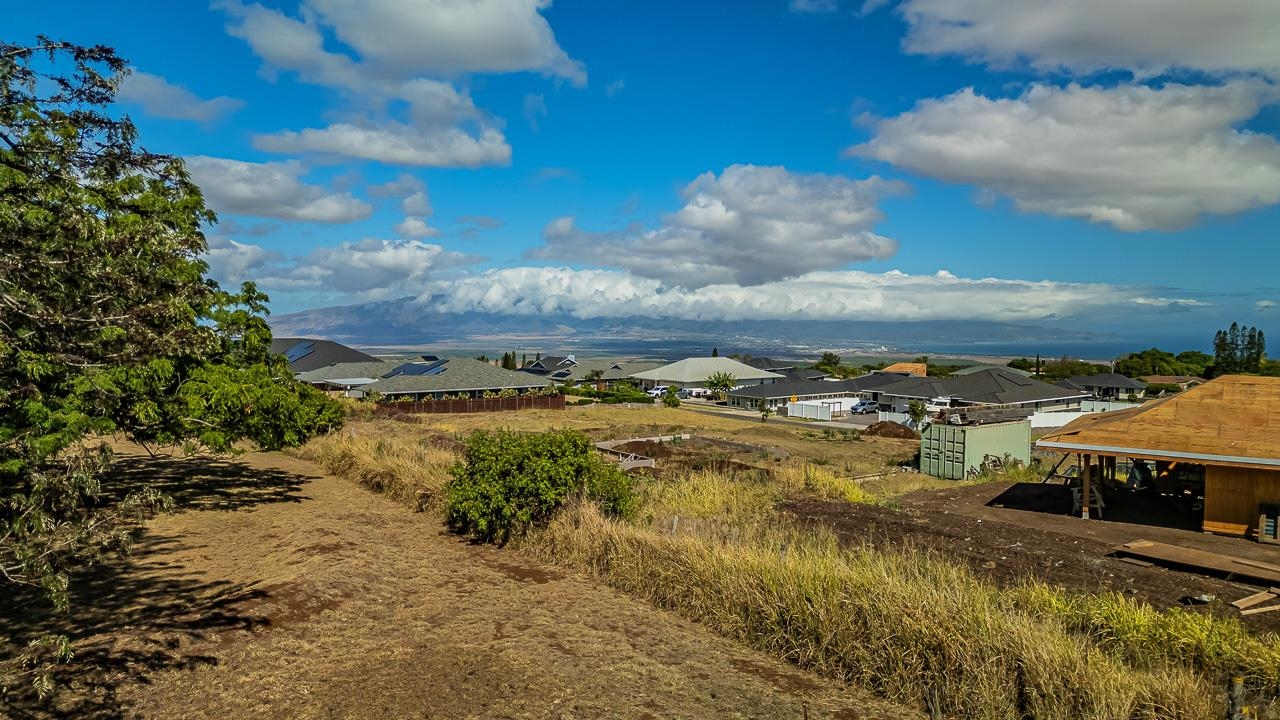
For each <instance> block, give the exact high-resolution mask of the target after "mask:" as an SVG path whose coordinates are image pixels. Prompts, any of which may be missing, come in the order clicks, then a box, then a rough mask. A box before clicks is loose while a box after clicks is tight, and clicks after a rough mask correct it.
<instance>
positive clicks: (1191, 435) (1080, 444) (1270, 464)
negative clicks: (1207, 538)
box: [1036, 375, 1280, 539]
mask: <svg viewBox="0 0 1280 720" xmlns="http://www.w3.org/2000/svg"><path fill="white" fill-rule="evenodd" d="M1277 407H1280V378H1274V377H1253V376H1243V375H1227V376H1224V377H1219V378H1215V379H1214V380H1211V381H1209V382H1206V383H1204V384H1202V385H1199V386H1196V387H1192V388H1189V389H1188V390H1187V391H1186V392H1184V393H1181V394H1178V395H1172V396H1170V397H1168V398H1164V399H1162V400H1156V401H1154V402H1150V403H1147V404H1145V405H1142V406H1140V407H1137V408H1133V409H1130V410H1120V411H1117V412H1109V413H1102V414H1098V415H1089V416H1085V417H1082V418H1080V419H1078V420H1075V421H1073V422H1071V423H1070V424H1068V425H1066V426H1064V427H1063V428H1061V429H1060V430H1057V431H1055V432H1052V433H1050V434H1048V435H1045V436H1044V437H1042V438H1041V439H1040V440H1039V441H1037V442H1036V446H1037V447H1040V448H1045V449H1050V450H1058V451H1061V452H1064V453H1074V454H1076V456H1077V458H1078V460H1079V461H1080V465H1081V466H1082V467H1086V468H1090V469H1089V470H1088V471H1086V472H1084V473H1082V474H1081V475H1082V478H1083V479H1084V480H1085V482H1086V483H1089V482H1093V480H1094V478H1098V479H1110V480H1114V479H1115V475H1116V465H1117V460H1119V459H1122V458H1123V459H1128V460H1130V461H1132V462H1134V463H1135V466H1139V465H1140V466H1142V467H1146V464H1147V463H1153V464H1154V466H1155V467H1154V471H1152V472H1150V473H1149V476H1150V479H1151V483H1152V485H1153V486H1154V489H1155V490H1156V491H1157V492H1161V493H1164V494H1167V495H1171V496H1174V497H1175V498H1177V497H1184V496H1187V494H1188V492H1189V493H1190V495H1189V497H1190V498H1192V499H1195V498H1196V497H1198V496H1200V497H1203V499H1204V501H1203V510H1202V512H1203V516H1202V518H1201V527H1202V529H1203V530H1204V531H1206V532H1213V533H1221V534H1226V535H1237V536H1246V537H1247V536H1250V535H1253V536H1255V537H1259V539H1271V538H1270V537H1269V536H1271V535H1274V533H1275V531H1276V524H1277V520H1278V518H1277V514H1280V509H1278V505H1280V413H1278V412H1276V408H1277ZM1095 461H1096V465H1095ZM1083 495H1084V497H1091V494H1090V489H1089V488H1088V487H1087V486H1086V487H1085V488H1084V489H1083ZM1164 506H1165V504H1164V503H1156V502H1153V503H1152V507H1153V508H1160V507H1164ZM1086 507H1087V505H1086ZM1192 507H1196V506H1192ZM1082 509H1084V508H1082ZM1085 514H1086V516H1087V510H1086V512H1085Z"/></svg>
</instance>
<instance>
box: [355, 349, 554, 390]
mask: <svg viewBox="0 0 1280 720" xmlns="http://www.w3.org/2000/svg"><path fill="white" fill-rule="evenodd" d="M551 384H552V383H551V381H549V380H547V379H545V378H541V377H538V376H537V375H531V374H529V373H524V372H517V371H515V370H504V369H502V368H500V367H494V366H492V365H490V364H489V363H486V362H481V361H479V360H475V359H473V358H449V359H447V360H445V361H444V366H443V369H442V370H441V371H440V372H438V373H436V374H434V375H393V376H391V377H387V378H382V379H381V380H378V381H377V382H375V383H373V384H371V385H366V386H364V390H366V391H368V392H377V393H382V394H383V395H397V394H407V393H455V392H465V391H471V390H505V389H507V388H515V389H517V390H524V389H527V388H539V387H547V386H548V385H551Z"/></svg>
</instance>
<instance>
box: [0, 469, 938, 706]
mask: <svg viewBox="0 0 1280 720" xmlns="http://www.w3.org/2000/svg"><path fill="white" fill-rule="evenodd" d="M208 465H209V467H206V463H203V462H202V461H169V460H163V459H161V460H150V459H147V458H132V459H129V460H127V461H126V462H125V464H124V467H122V471H124V472H126V473H127V474H128V476H129V477H132V478H134V480H137V481H142V480H144V479H147V478H152V479H164V482H168V483H170V484H171V485H172V487H174V488H175V489H177V490H178V491H180V492H181V493H184V494H185V495H184V497H183V498H182V500H183V501H184V505H183V507H186V508H189V509H188V510H186V511H185V512H178V513H177V514H174V515H170V516H165V517H160V518H157V519H156V520H154V521H153V522H152V523H150V525H149V526H148V528H147V530H146V532H145V533H144V534H143V535H142V536H141V537H140V538H139V542H138V545H137V547H136V548H135V551H134V554H133V555H132V556H131V557H130V558H128V559H127V560H124V561H121V562H117V563H113V564H110V565H106V566H102V567H100V568H98V569H97V570H96V571H95V572H94V573H91V574H88V575H86V576H83V577H80V578H77V579H76V581H75V582H74V583H73V588H74V591H75V595H74V598H73V602H72V612H71V614H70V615H68V616H58V615H55V614H52V613H48V612H44V611H41V610H40V608H41V607H42V606H41V605H39V603H31V602H25V603H24V602H22V601H18V602H16V603H15V602H11V601H10V600H9V599H7V598H6V599H0V628H3V631H0V635H2V634H3V633H4V632H8V631H9V630H10V629H11V628H16V629H17V631H18V632H21V633H23V634H24V635H26V634H28V633H31V632H37V631H39V630H54V631H61V632H66V633H68V634H69V635H70V636H71V637H72V639H73V641H74V642H75V645H76V651H77V655H76V660H75V662H74V663H73V664H72V665H71V666H69V667H67V668H66V672H64V673H62V675H61V678H60V679H61V685H60V687H59V690H58V693H57V694H56V695H55V696H54V698H53V699H52V701H51V702H50V703H48V704H40V703H38V702H36V701H35V700H34V699H32V698H30V697H24V696H20V697H16V698H14V699H13V703H16V704H10V705H8V706H6V705H3V704H0V716H4V715H15V716H18V717H29V718H30V717H34V718H46V717H91V718H114V717H153V718H172V717H183V718H248V717H300V718H330V717H352V718H407V717H431V718H526V717H527V718H595V717H622V718H642V717H651V718H672V717H688V718H693V717H732V718H802V717H809V718H813V719H814V720H817V719H818V718H831V717H859V718H866V719H868V720H870V719H875V718H901V717H920V714H919V713H916V712H913V711H909V710H905V709H902V708H898V707H895V706H891V705H888V704H885V703H882V702H878V701H875V700H873V699H869V698H867V697H865V696H863V695H861V694H860V693H858V692H856V691H852V690H849V689H847V688H845V687H843V686H840V685H838V684H836V683H832V682H829V681H826V680H823V679H820V678H818V677H816V676H812V675H809V674H807V673H804V672H802V671H800V670H798V669H797V668H795V667H794V666H792V665H789V664H787V663H785V662H782V661H779V660H776V659H774V658H771V657H769V656H768V655H765V654H762V653H757V652H754V651H751V650H749V649H747V648H745V647H743V646H740V645H738V644H735V643H733V642H731V641H728V640H726V639H724V638H721V637H719V636H716V635H714V634H712V633H710V632H708V631H707V630H705V629H703V628H701V627H700V626H697V625H695V624H693V623H690V622H688V621H685V620H683V619H681V618H680V617H678V616H676V615H674V614H671V613H667V612H663V611H659V610H656V609H654V608H653V607H651V606H649V605H646V604H644V603H641V602H639V601H636V600H633V599H631V598H629V597H626V596H624V595H622V594H621V593H618V592H615V591H613V590H610V589H608V588H606V587H603V586H601V585H599V584H597V583H595V582H594V581H591V580H589V579H587V578H583V577H580V576H577V575H574V574H571V573H566V572H564V571H562V570H559V569H557V568H553V567H548V566H545V565H541V564H539V563H536V562H533V561H530V560H529V559H527V558H526V557H524V556H522V555H520V554H519V553H518V552H516V551H514V550H510V549H507V550H503V549H498V548H494V547H490V546H477V545H472V544H469V543H466V542H463V541H461V540H459V539H458V538H456V537H453V536H451V535H447V534H445V533H444V532H443V531H442V530H441V529H440V526H439V522H438V520H436V519H435V518H433V517H432V516H430V515H423V514H415V513H413V512H411V511H410V510H408V509H406V508H404V507H401V506H400V505H397V504H395V503H394V502H392V501H390V500H388V499H386V498H383V497H381V496H378V495H375V494H373V493H370V492H368V491H366V490H364V489H362V488H361V487H359V486H357V485H355V484H354V483H348V482H345V481H341V480H338V479H335V478H331V477H327V476H321V475H319V473H318V472H317V471H316V468H315V467H314V466H312V465H310V464H309V463H305V462H303V461H300V460H296V459H293V458H290V457H287V456H283V455H279V454H250V455H247V456H244V457H242V458H240V459H238V460H236V461H234V462H226V463H216V464H208ZM214 465H216V467H213V466H214Z"/></svg>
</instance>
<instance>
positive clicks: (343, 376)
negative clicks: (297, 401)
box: [296, 360, 396, 390]
mask: <svg viewBox="0 0 1280 720" xmlns="http://www.w3.org/2000/svg"><path fill="white" fill-rule="evenodd" d="M395 367H396V366H395V364H394V363H389V362H385V361H382V360H374V361H373V362H344V363H334V364H332V365H326V366H325V367H322V368H316V369H315V370H308V371H306V372H300V373H298V374H297V376H296V377H297V378H298V380H300V381H301V382H304V383H307V384H308V385H315V386H316V387H319V388H324V389H326V390H350V389H352V388H357V387H362V386H364V385H369V384H371V383H373V382H376V381H377V380H378V378H381V377H382V376H383V375H385V374H387V373H389V372H391V371H392V370H394V369H395Z"/></svg>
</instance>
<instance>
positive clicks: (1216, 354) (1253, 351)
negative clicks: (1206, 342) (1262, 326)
mask: <svg viewBox="0 0 1280 720" xmlns="http://www.w3.org/2000/svg"><path fill="white" fill-rule="evenodd" d="M1266 359H1267V339H1266V337H1265V336H1264V335H1263V333H1262V331H1261V330H1259V329H1258V328H1256V327H1253V326H1250V327H1244V326H1242V325H1240V324H1239V323H1231V327H1229V328H1227V329H1226V330H1219V331H1218V332H1217V333H1216V334H1215V335H1214V336H1213V374H1215V375H1230V374H1233V373H1258V372H1261V371H1262V369H1263V364H1264V362H1265V361H1266Z"/></svg>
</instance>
